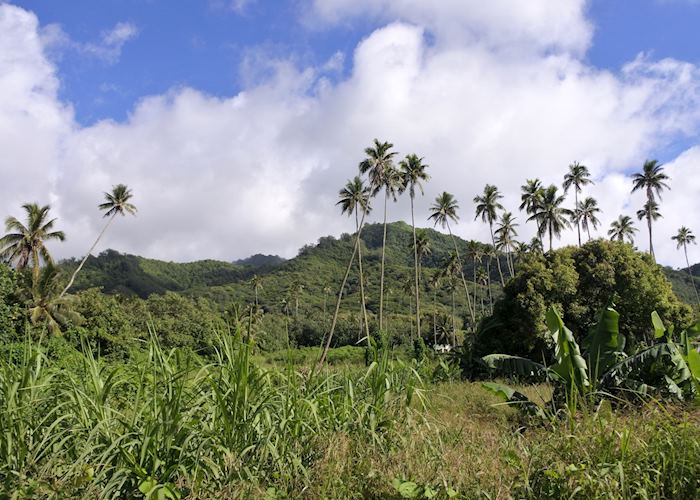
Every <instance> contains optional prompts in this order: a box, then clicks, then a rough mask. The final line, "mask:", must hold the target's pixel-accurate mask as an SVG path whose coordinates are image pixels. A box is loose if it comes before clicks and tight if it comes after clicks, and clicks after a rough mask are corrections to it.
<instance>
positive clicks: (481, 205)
mask: <svg viewBox="0 0 700 500" xmlns="http://www.w3.org/2000/svg"><path fill="white" fill-rule="evenodd" d="M501 198H503V195H501V193H500V192H499V191H498V188H497V187H496V186H492V185H491V184H486V187H484V194H483V195H481V196H475V197H474V203H476V217H474V220H476V219H478V218H479V217H481V220H482V221H484V222H488V224H489V230H490V231H491V243H492V244H493V246H494V248H496V237H495V235H494V233H493V223H494V222H495V221H496V218H497V214H496V211H497V210H503V205H501V203H500V202H499V201H498V200H500V199H501ZM496 265H497V266H498V275H499V276H500V277H501V285H502V286H506V281H505V279H503V271H501V260H500V259H499V258H496Z"/></svg>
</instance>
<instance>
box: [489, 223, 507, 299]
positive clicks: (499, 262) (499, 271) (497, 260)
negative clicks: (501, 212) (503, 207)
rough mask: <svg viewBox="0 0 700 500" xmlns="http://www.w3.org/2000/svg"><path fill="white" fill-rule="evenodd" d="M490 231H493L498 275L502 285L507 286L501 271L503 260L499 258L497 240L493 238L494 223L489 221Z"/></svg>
mask: <svg viewBox="0 0 700 500" xmlns="http://www.w3.org/2000/svg"><path fill="white" fill-rule="evenodd" d="M489 229H490V230H491V243H492V244H493V250H494V252H496V264H497V265H498V275H499V276H500V277H501V285H503V286H506V280H504V279H503V271H501V259H499V258H498V250H497V249H496V238H494V236H493V222H492V221H490V220H489Z"/></svg>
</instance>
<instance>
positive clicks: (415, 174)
mask: <svg viewBox="0 0 700 500" xmlns="http://www.w3.org/2000/svg"><path fill="white" fill-rule="evenodd" d="M399 167H400V173H401V189H402V190H406V189H408V194H409V197H410V198H411V226H413V266H414V271H415V273H414V274H415V286H414V288H415V294H416V330H417V331H418V335H419V336H420V331H421V330H420V293H419V284H418V267H419V264H418V245H417V244H416V219H415V216H414V212H413V200H414V198H415V197H416V188H418V189H420V193H421V194H423V184H422V183H423V182H427V181H428V180H429V179H430V176H429V175H428V173H427V172H426V171H425V170H426V169H427V168H428V165H426V164H424V163H423V158H418V156H416V155H415V154H410V155H408V156H406V158H404V159H403V160H402V161H401V162H400V163H399Z"/></svg>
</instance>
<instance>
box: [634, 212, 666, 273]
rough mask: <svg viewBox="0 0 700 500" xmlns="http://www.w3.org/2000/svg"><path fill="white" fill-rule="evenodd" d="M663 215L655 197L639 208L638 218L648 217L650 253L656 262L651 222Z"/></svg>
mask: <svg viewBox="0 0 700 500" xmlns="http://www.w3.org/2000/svg"><path fill="white" fill-rule="evenodd" d="M661 217H663V216H662V215H661V212H659V204H658V203H657V202H656V200H654V199H653V198H652V199H651V200H647V202H646V203H645V204H644V207H643V208H641V209H639V210H637V219H639V220H642V219H646V221H647V228H648V229H649V255H651V258H652V260H653V261H654V262H656V257H655V256H654V247H653V245H652V239H651V223H652V221H655V220H658V219H659V218H661Z"/></svg>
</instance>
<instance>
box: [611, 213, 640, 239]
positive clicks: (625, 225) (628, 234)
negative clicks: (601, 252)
mask: <svg viewBox="0 0 700 500" xmlns="http://www.w3.org/2000/svg"><path fill="white" fill-rule="evenodd" d="M636 232H637V228H636V227H634V222H633V221H632V217H630V216H629V215H620V216H619V217H618V218H617V220H616V221H613V222H612V223H611V224H610V229H609V230H608V236H610V241H613V240H617V241H619V242H620V243H622V242H623V241H625V239H627V241H629V242H630V244H633V243H634V233H636Z"/></svg>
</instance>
